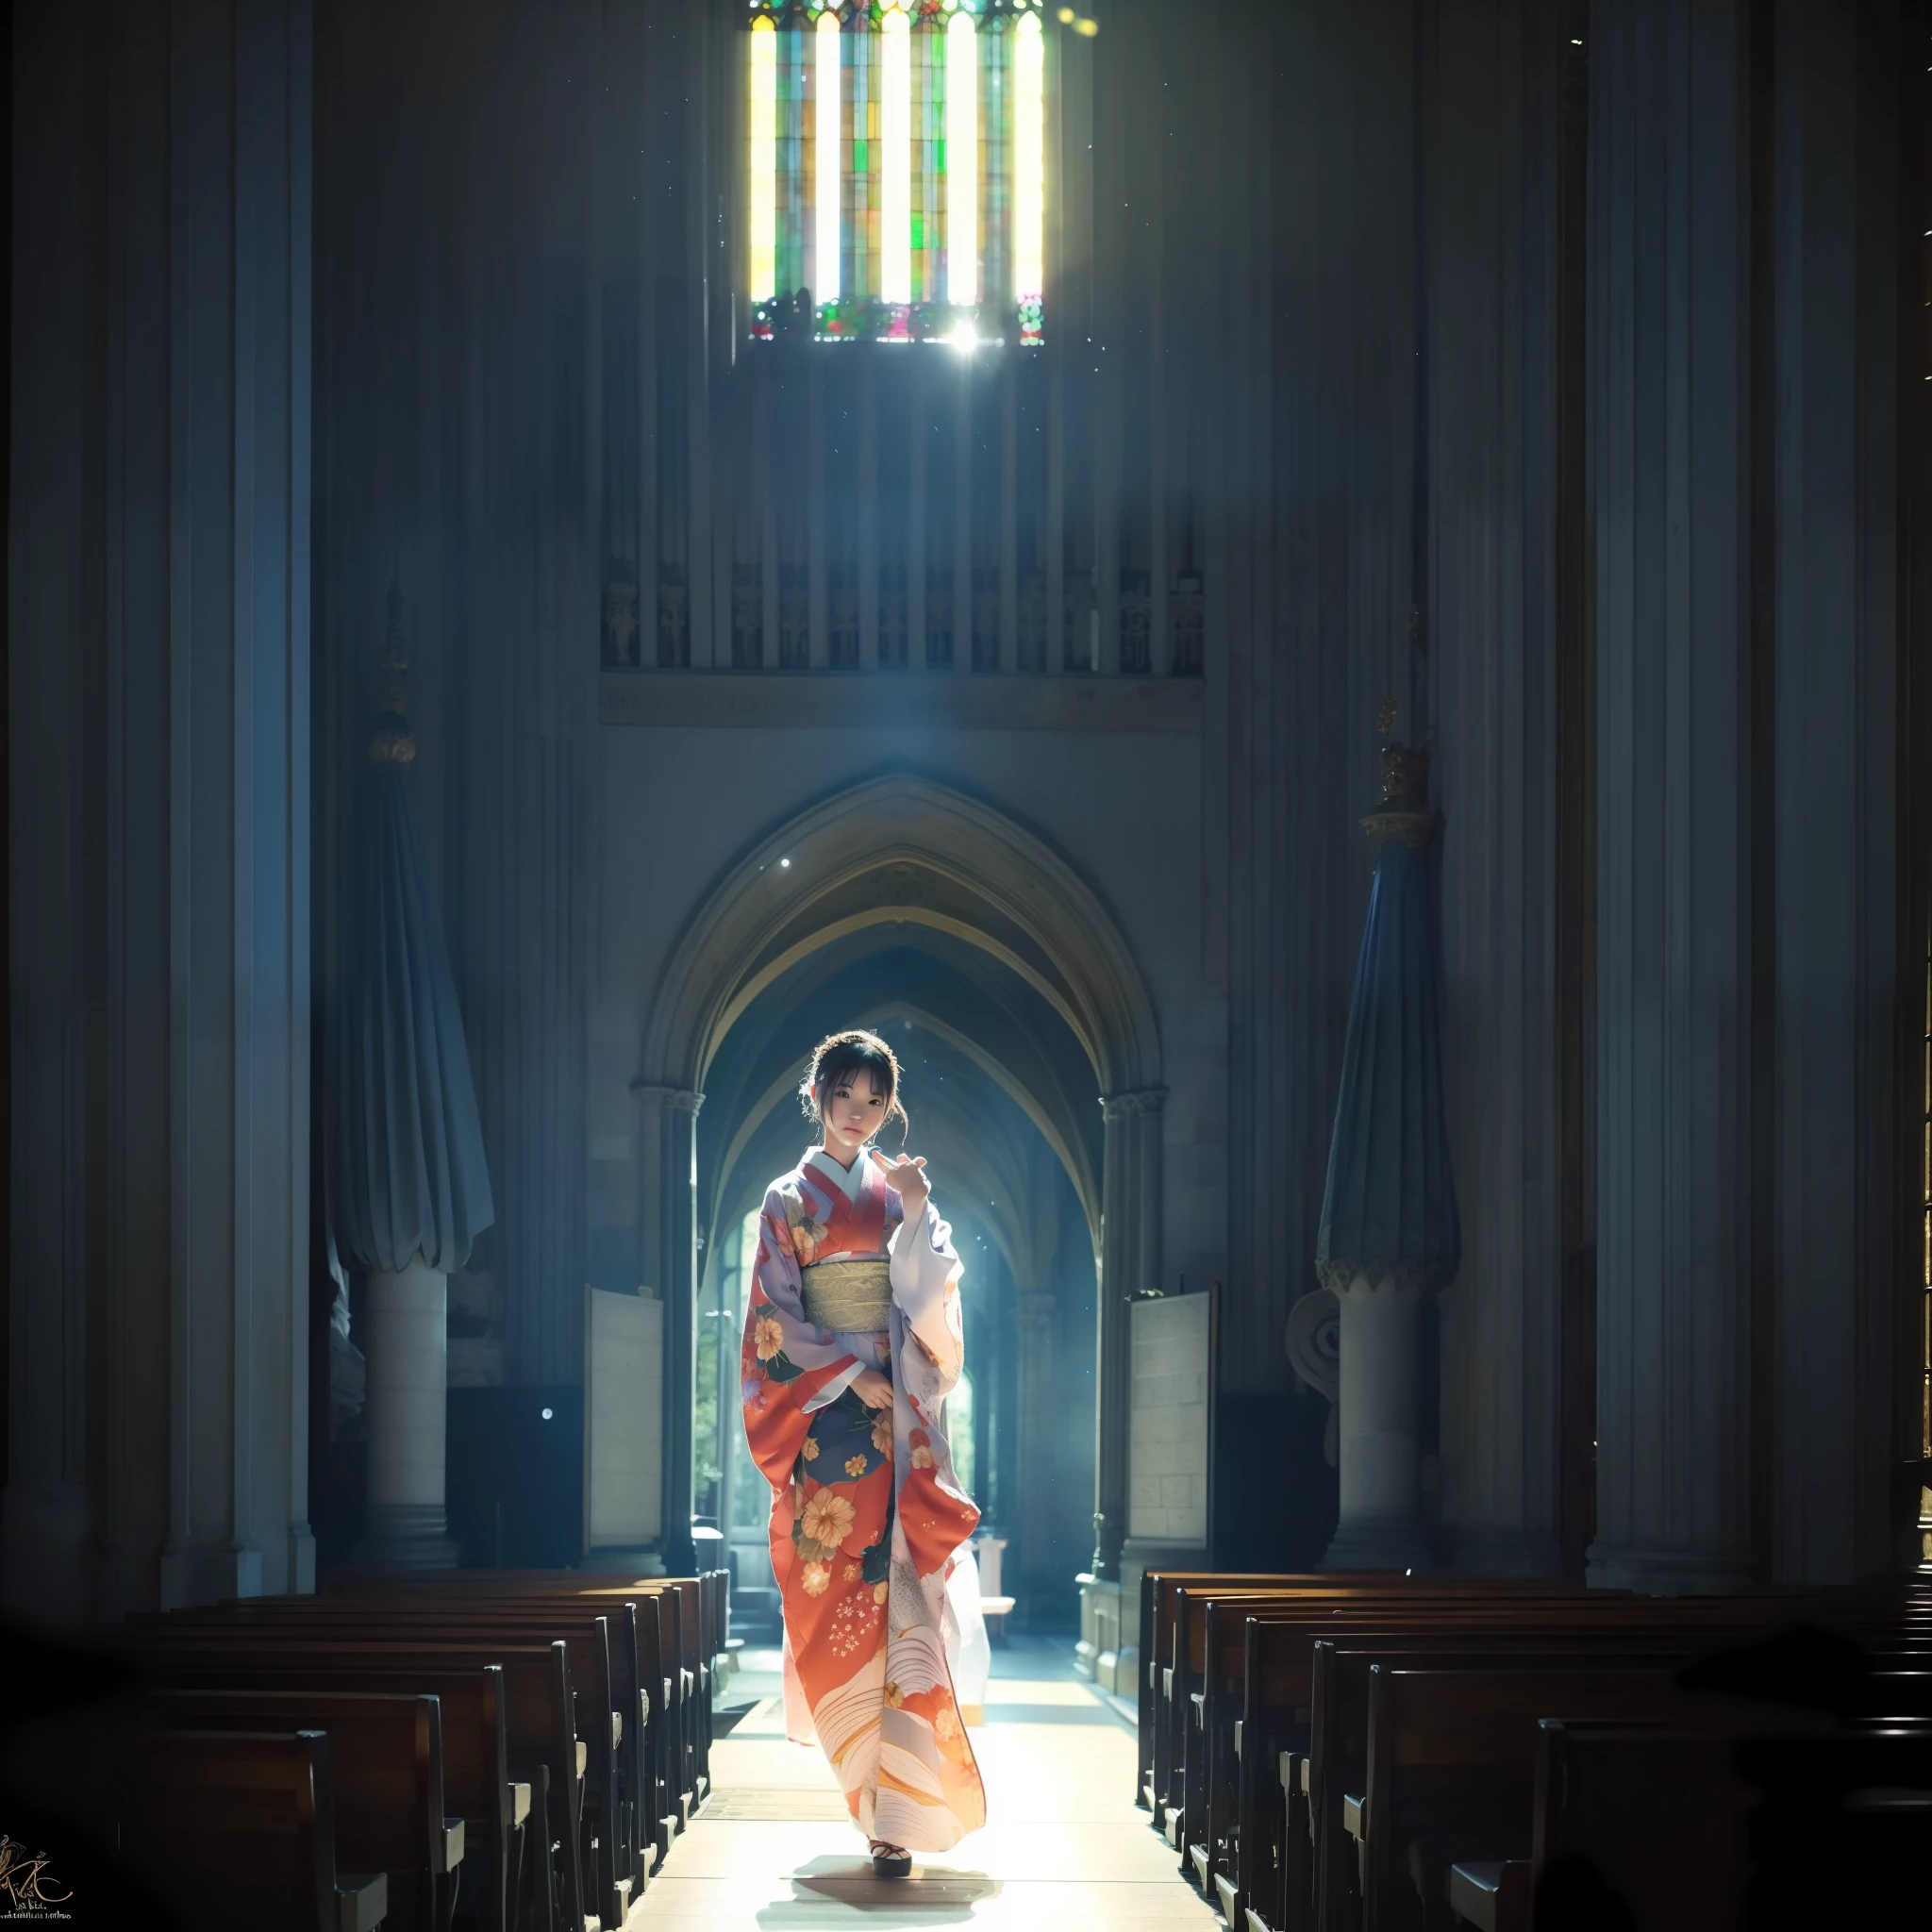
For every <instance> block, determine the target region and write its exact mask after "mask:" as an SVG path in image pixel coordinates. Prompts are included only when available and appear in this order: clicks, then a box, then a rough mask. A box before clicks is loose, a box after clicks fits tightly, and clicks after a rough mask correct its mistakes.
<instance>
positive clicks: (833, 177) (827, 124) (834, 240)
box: [812, 7, 844, 302]
mask: <svg viewBox="0 0 1932 1932" xmlns="http://www.w3.org/2000/svg"><path fill="white" fill-rule="evenodd" d="M813 40H814V43H815V44H814V49H813V51H814V55H815V59H816V65H815V68H814V72H813V75H812V79H813V82H814V84H815V91H816V92H817V94H818V118H817V122H816V125H814V127H813V129H812V134H813V141H814V154H813V159H814V161H815V163H816V168H815V173H816V179H815V181H814V183H813V187H814V191H815V192H816V194H817V198H818V206H817V207H816V208H814V209H813V210H812V221H813V231H814V239H815V242H816V244H817V246H816V253H817V256H818V264H817V266H818V282H817V284H816V286H815V287H814V288H813V290H812V299H813V300H814V301H815V302H836V301H837V300H838V299H839V197H840V189H841V180H842V176H843V174H844V170H843V168H842V167H841V154H840V148H841V145H842V143H841V141H840V138H839V136H840V120H841V109H842V105H843V104H842V102H841V98H840V85H839V16H838V15H837V14H836V13H834V12H833V11H832V9H831V8H829V7H828V8H825V10H824V12H823V13H822V14H820V15H819V24H818V27H817V29H816V31H815V33H814V35H813Z"/></svg>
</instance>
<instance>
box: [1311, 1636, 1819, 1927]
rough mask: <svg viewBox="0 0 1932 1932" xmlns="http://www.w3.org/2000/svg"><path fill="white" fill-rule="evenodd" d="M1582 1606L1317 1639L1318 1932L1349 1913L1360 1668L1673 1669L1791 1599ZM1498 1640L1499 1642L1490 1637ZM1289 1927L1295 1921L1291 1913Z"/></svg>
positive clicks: (1364, 1689)
mask: <svg viewBox="0 0 1932 1932" xmlns="http://www.w3.org/2000/svg"><path fill="white" fill-rule="evenodd" d="M1589 1609H1590V1607H1589V1606H1588V1605H1586V1606H1585V1607H1584V1608H1583V1609H1581V1610H1579V1611H1578V1612H1577V1613H1576V1615H1575V1617H1574V1620H1573V1621H1572V1622H1571V1624H1570V1625H1569V1627H1568V1628H1567V1629H1565V1628H1564V1627H1563V1626H1562V1625H1561V1624H1560V1622H1559V1621H1558V1622H1553V1623H1550V1624H1544V1625H1543V1626H1541V1627H1539V1628H1536V1629H1534V1630H1525V1629H1521V1628H1512V1629H1509V1630H1507V1631H1505V1632H1501V1633H1499V1632H1498V1631H1497V1630H1496V1629H1495V1628H1494V1627H1493V1626H1492V1627H1491V1628H1490V1629H1488V1630H1485V1629H1482V1628H1479V1627H1471V1628H1468V1629H1465V1630H1463V1631H1461V1632H1453V1631H1450V1630H1448V1629H1444V1628H1441V1627H1436V1628H1432V1629H1430V1630H1428V1631H1427V1632H1416V1631H1413V1630H1411V1631H1407V1632H1400V1633H1394V1634H1388V1635H1379V1636H1378V1635H1375V1634H1372V1633H1364V1632H1355V1633H1348V1634H1346V1635H1342V1636H1339V1637H1338V1638H1335V1639H1326V1640H1322V1641H1318V1642H1317V1643H1316V1645H1315V1650H1314V1674H1313V1682H1312V1686H1311V1697H1310V1707H1309V1757H1308V1778H1307V1789H1308V1797H1309V1804H1308V1829H1309V1833H1310V1837H1311V1841H1312V1845H1313V1863H1314V1878H1315V1898H1314V1912H1313V1917H1314V1922H1315V1925H1316V1926H1317V1927H1318V1928H1319V1932H1336V1928H1339V1927H1340V1926H1341V1925H1343V1924H1347V1923H1350V1922H1351V1920H1352V1917H1353V1913H1354V1909H1355V1907H1354V1905H1353V1901H1354V1899H1355V1898H1356V1897H1357V1895H1358V1894H1357V1887H1356V1882H1355V1879H1356V1859H1355V1857H1354V1856H1353V1846H1352V1841H1351V1840H1350V1838H1349V1836H1348V1833H1347V1831H1346V1827H1345V1808H1344V1807H1345V1800H1346V1798H1347V1796H1348V1795H1349V1793H1350V1792H1351V1791H1353V1792H1357V1793H1358V1792H1359V1791H1360V1790H1361V1789H1362V1785H1363V1782H1364V1781H1365V1779H1366V1771H1367V1765H1366V1759H1367V1750H1368V1717H1369V1709H1368V1707H1369V1684H1370V1677H1369V1674H1370V1672H1371V1670H1372V1669H1374V1666H1375V1665H1377V1664H1385V1665H1390V1666H1393V1667H1401V1666H1404V1665H1407V1667H1408V1668H1443V1667H1455V1668H1469V1667H1472V1666H1473V1665H1474V1664H1476V1663H1477V1662H1478V1661H1480V1659H1481V1658H1482V1657H1483V1656H1484V1654H1485V1653H1486V1652H1487V1653H1488V1654H1489V1657H1490V1660H1491V1663H1492V1665H1493V1666H1494V1667H1496V1668H1519V1669H1520V1668H1524V1666H1525V1665H1526V1664H1527V1662H1528V1661H1529V1659H1530V1657H1532V1656H1557V1655H1558V1654H1560V1653H1562V1652H1563V1651H1565V1650H1566V1649H1567V1650H1568V1652H1569V1653H1570V1654H1571V1655H1572V1656H1574V1657H1575V1658H1576V1659H1577V1660H1579V1661H1581V1660H1587V1659H1588V1658H1589V1657H1591V1656H1592V1655H1595V1656H1599V1657H1601V1656H1606V1655H1609V1654H1612V1653H1622V1654H1624V1655H1627V1656H1631V1657H1636V1656H1638V1655H1640V1654H1641V1653H1643V1652H1646V1651H1647V1652H1648V1653H1650V1654H1651V1655H1652V1656H1654V1657H1657V1658H1659V1659H1663V1658H1666V1657H1675V1658H1676V1660H1677V1662H1678V1664H1679V1667H1681V1666H1682V1665H1683V1664H1685V1663H1688V1662H1689V1661H1690V1660H1691V1659H1692V1658H1694V1657H1699V1656H1703V1655H1706V1654H1707V1653H1709V1652H1710V1651H1713V1650H1717V1649H1721V1648H1724V1647H1726V1646H1729V1645H1731V1644H1734V1643H1736V1642H1737V1641H1740V1639H1741V1638H1747V1637H1749V1636H1752V1635H1755V1634H1758V1633H1760V1632H1761V1631H1762V1629H1763V1627H1764V1624H1765V1623H1766V1622H1767V1621H1768V1620H1770V1619H1773V1618H1781V1617H1785V1616H1788V1615H1789V1614H1790V1600H1784V1601H1780V1600H1778V1599H1774V1598H1764V1599H1751V1598H1721V1599H1710V1600H1707V1601H1704V1602H1701V1603H1700V1602H1698V1601H1696V1600H1691V1599H1681V1598H1680V1599H1667V1600H1656V1601H1649V1602H1646V1601H1643V1600H1633V1601H1632V1602H1630V1603H1629V1604H1627V1605H1626V1606H1625V1607H1624V1611H1623V1613H1622V1614H1621V1615H1619V1616H1618V1617H1616V1618H1615V1619H1613V1620H1612V1622H1611V1623H1610V1624H1608V1625H1607V1626H1606V1625H1601V1624H1600V1625H1597V1626H1596V1627H1592V1626H1591V1620H1590V1616H1589ZM1499 1636H1502V1637H1504V1638H1507V1641H1504V1642H1499V1641H1498V1640H1499ZM1289 1923H1290V1925H1291V1926H1292V1925H1293V1924H1295V1921H1294V1919H1293V1917H1292V1916H1291V1917H1290V1921H1289Z"/></svg>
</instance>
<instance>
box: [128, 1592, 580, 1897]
mask: <svg viewBox="0 0 1932 1932" xmlns="http://www.w3.org/2000/svg"><path fill="white" fill-rule="evenodd" d="M142 1661H143V1663H144V1664H145V1665H146V1666H147V1668H148V1670H149V1672H150V1674H151V1675H152V1677H153V1679H154V1680H155V1681H157V1682H159V1683H171V1684H175V1685H179V1686H181V1687H184V1688H194V1689H216V1690H219V1689H224V1688H241V1687H243V1686H248V1685H255V1686H257V1687H258V1688H261V1689H273V1690H302V1691H405V1692H414V1693H423V1694H428V1695H434V1696H436V1697H437V1698H438V1699H439V1700H440V1701H441V1704H442V1707H443V1712H444V1743H445V1753H444V1772H445V1781H447V1774H448V1769H449V1753H448V1749H447V1746H448V1740H449V1723H450V1719H449V1710H450V1703H451V1698H452V1695H457V1696H460V1695H461V1693H462V1691H463V1689H464V1687H465V1686H466V1685H468V1684H470V1683H473V1682H474V1681H475V1677H476V1675H477V1674H478V1673H480V1672H483V1671H485V1670H487V1669H490V1668H492V1667H493V1668H495V1669H496V1670H497V1671H498V1672H499V1678H498V1690H497V1709H498V1711H499V1712H500V1713H501V1717H502V1722H503V1726H504V1740H505V1745H506V1750H507V1757H508V1775H507V1777H506V1778H505V1780H504V1785H503V1793H502V1798H501V1801H500V1809H499V1812H498V1827H497V1833H496V1837H497V1839H498V1840H499V1841H502V1842H504V1843H505V1844H506V1846H507V1844H508V1836H509V1829H510V1826H509V1820H510V1817H511V1816H512V1815H513V1807H516V1806H518V1805H519V1804H521V1806H522V1807H524V1808H525V1816H526V1821H527V1822H526V1823H525V1834H526V1837H525V1844H526V1845H530V1844H532V1841H533V1849H534V1851H535V1857H524V1858H523V1859H522V1861H521V1862H522V1866H523V1872H524V1875H525V1878H526V1880H527V1883H528V1884H530V1885H531V1886H532V1887H534V1889H535V1890H536V1892H537V1893H538V1910H539V1924H546V1925H547V1924H550V1923H551V1921H552V1919H553V1917H554V1915H555V1912H556V1911H557V1910H558V1909H560V1910H561V1912H562V1915H563V1922H564V1924H565V1925H566V1926H571V1925H575V1926H578V1927H580V1926H581V1925H582V1924H583V1921H584V1916H585V1912H586V1892H585V1889H584V1884H583V1874H582V1869H581V1865H580V1862H579V1859H578V1855H577V1844H578V1829H577V1827H578V1823H579V1820H578V1813H577V1806H576V1793H575V1785H576V1781H577V1780H576V1739H575V1733H574V1731H573V1729H572V1716H571V1713H572V1697H571V1686H570V1664H569V1654H568V1647H567V1646H566V1645H565V1644H563V1643H560V1642H558V1643H554V1644H549V1645H531V1646H528V1647H525V1648H519V1647H516V1646H513V1645H508V1644H480V1645H477V1644H460V1643H451V1644H434V1643H409V1642H407V1641H378V1640H371V1641H362V1642H357V1641H352V1640H345V1639H340V1638H339V1639H337V1640H335V1641H322V1640H320V1639H318V1638H316V1637H315V1636H313V1635H306V1636H305V1635H303V1634H301V1633H298V1632H293V1631H289V1632H283V1633H279V1634H278V1633H276V1632H274V1631H240V1630H233V1629H229V1630H222V1631H211V1630H208V1629H206V1628H203V1629H199V1630H187V1629H184V1630H182V1631H179V1632H175V1633H170V1634H168V1635H160V1634H158V1633H156V1632H154V1631H153V1630H150V1631H149V1632H147V1633H145V1636H144V1649H143V1657H142ZM517 1785H522V1786H524V1787H525V1790H524V1791H523V1792H522V1793H521V1794H520V1793H518V1792H517V1791H516V1790H515V1789H514V1788H515V1787H516V1786H517ZM553 1845H554V1846H556V1847H557V1854H556V1855H555V1856H553V1851H552V1847H553ZM506 1877H507V1879H508V1881H509V1883H510V1885H511V1888H512V1889H511V1890H510V1891H509V1894H508V1899H507V1901H506V1914H505V1917H506V1923H509V1922H513V1919H514V1901H515V1898H516V1896H517V1892H516V1890H515V1889H514V1888H515V1885H516V1883H517V1880H518V1874H513V1873H508V1872H507V1873H506ZM553 1897H555V1899H556V1900H557V1901H558V1903H557V1905H556V1906H553V1904H552V1900H553ZM573 1913H575V1919H573V1917H572V1915H573Z"/></svg>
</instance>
